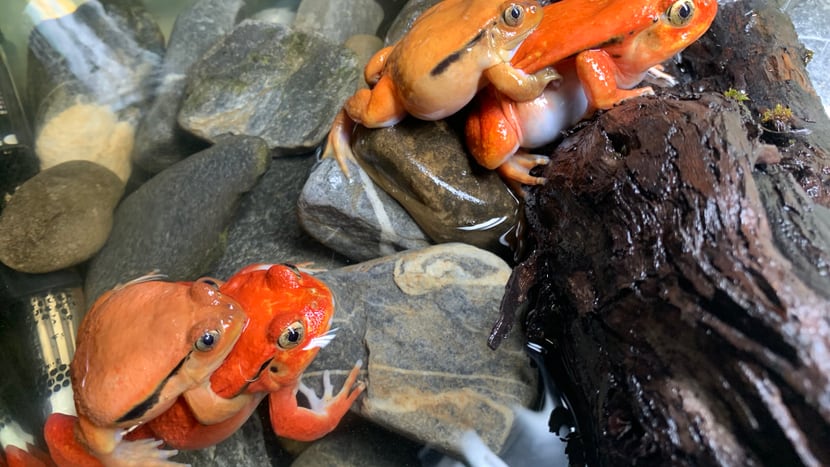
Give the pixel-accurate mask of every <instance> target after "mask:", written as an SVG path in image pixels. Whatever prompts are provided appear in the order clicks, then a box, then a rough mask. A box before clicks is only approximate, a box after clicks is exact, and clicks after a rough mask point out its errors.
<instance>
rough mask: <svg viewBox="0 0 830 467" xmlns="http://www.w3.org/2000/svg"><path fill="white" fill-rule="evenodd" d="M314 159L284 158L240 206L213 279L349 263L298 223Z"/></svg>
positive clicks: (304, 157) (275, 162)
mask: <svg viewBox="0 0 830 467" xmlns="http://www.w3.org/2000/svg"><path fill="white" fill-rule="evenodd" d="M312 164H314V157H311V156H309V155H303V156H293V157H279V158H276V159H274V160H273V161H271V165H270V167H269V168H268V170H267V171H266V172H265V174H264V175H263V176H262V178H261V179H260V182H259V183H257V185H256V186H255V187H254V188H253V189H252V190H251V191H250V192H249V193H247V194H246V195H245V196H244V197H243V199H242V202H241V204H240V205H239V209H238V211H237V215H236V219H235V220H234V222H233V224H232V225H231V227H230V228H229V229H228V242H227V248H226V249H225V253H224V255H223V256H222V259H220V260H219V262H218V264H217V266H216V268H215V269H214V271H213V273H212V275H213V276H215V277H220V278H227V277H229V276H230V275H231V274H233V273H234V272H236V271H238V270H239V269H242V267H244V266H247V265H248V264H251V263H271V264H273V263H286V262H287V263H294V264H301V263H305V262H311V263H312V264H311V266H310V267H311V268H336V267H340V266H343V265H345V264H347V262H348V260H347V259H346V258H344V257H343V256H340V255H338V254H337V253H335V252H334V251H332V250H330V249H328V248H326V247H325V246H323V245H321V244H320V243H318V242H317V241H315V240H314V238H312V237H310V236H309V235H308V234H307V233H306V232H304V231H303V230H302V229H301V228H300V225H299V223H298V222H297V198H298V197H299V196H300V188H301V187H302V186H303V183H304V182H305V181H306V179H307V178H308V173H309V171H310V170H311V166H312Z"/></svg>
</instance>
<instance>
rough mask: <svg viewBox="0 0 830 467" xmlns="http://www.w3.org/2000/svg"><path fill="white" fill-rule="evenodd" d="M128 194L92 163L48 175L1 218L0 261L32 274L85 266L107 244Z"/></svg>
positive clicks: (26, 186) (35, 180) (27, 187)
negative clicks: (116, 213)
mask: <svg viewBox="0 0 830 467" xmlns="http://www.w3.org/2000/svg"><path fill="white" fill-rule="evenodd" d="M123 192H124V183H123V182H122V181H121V180H120V179H119V178H118V177H117V176H116V175H115V174H114V173H113V172H112V171H110V170H109V169H107V168H106V167H103V166H101V165H98V164H95V163H93V162H89V161H83V160H79V161H70V162H64V163H62V164H59V165H56V166H53V167H51V168H49V169H46V170H43V171H42V172H40V173H38V174H37V175H35V176H34V177H32V178H30V179H29V180H28V181H26V182H25V183H23V184H22V185H21V186H20V188H19V189H18V190H17V191H16V192H15V194H14V195H13V196H12V198H11V200H9V202H8V205H7V206H6V208H5V209H4V210H3V213H2V215H0V261H2V262H3V263H4V264H6V265H7V266H9V267H10V268H12V269H16V270H18V271H22V272H28V273H45V272H51V271H57V270H59V269H63V268H66V267H69V266H73V265H76V264H78V263H81V262H83V261H86V260H87V259H89V258H90V257H91V256H92V255H94V254H95V253H96V252H97V251H98V250H99V249H100V248H101V247H102V246H103V245H104V242H106V240H107V236H108V235H109V233H110V229H111V228H112V215H113V210H114V209H115V205H116V204H117V203H118V200H119V199H120V198H121V194H122V193H123Z"/></svg>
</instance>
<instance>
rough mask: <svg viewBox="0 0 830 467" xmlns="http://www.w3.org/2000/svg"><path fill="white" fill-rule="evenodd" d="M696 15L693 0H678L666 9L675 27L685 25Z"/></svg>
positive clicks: (670, 21) (667, 15)
mask: <svg viewBox="0 0 830 467" xmlns="http://www.w3.org/2000/svg"><path fill="white" fill-rule="evenodd" d="M694 16H695V2H693V1H692V0H677V1H676V2H674V3H672V5H671V6H670V7H669V9H668V10H666V17H667V18H668V20H669V23H670V24H671V25H672V26H675V27H678V28H680V27H683V26H685V25H687V24H689V22H690V21H691V20H692V18H694Z"/></svg>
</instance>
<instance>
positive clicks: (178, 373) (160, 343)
mask: <svg viewBox="0 0 830 467" xmlns="http://www.w3.org/2000/svg"><path fill="white" fill-rule="evenodd" d="M156 279H158V277H157V276H148V277H144V278H140V279H137V280H135V281H132V282H130V283H127V284H125V285H123V286H119V287H116V288H115V289H113V290H112V291H110V292H108V293H106V294H104V295H102V296H101V297H100V298H99V299H98V300H97V301H96V302H95V304H94V305H93V306H92V308H91V309H90V311H89V312H88V313H87V314H86V316H85V317H84V319H83V321H82V322H81V326H80V328H79V330H78V339H77V342H78V346H77V349H76V351H75V357H74V358H73V360H72V364H71V367H70V374H71V379H72V389H73V391H74V394H75V408H76V410H77V413H78V418H77V421H74V420H73V419H74V417H68V416H62V415H55V416H53V417H50V420H48V421H47V425H46V428H45V429H44V435H45V437H46V440H47V443H48V444H49V449H50V453H51V455H52V457H53V459H54V460H55V461H56V463H57V464H58V465H60V466H64V465H72V466H75V465H81V466H87V465H96V463H95V462H93V461H91V460H90V459H92V458H91V457H90V456H89V454H91V455H92V456H93V457H94V458H97V460H98V461H100V463H101V464H103V465H105V466H164V465H178V464H176V463H173V462H170V461H168V460H167V458H168V457H170V456H171V455H173V454H175V451H164V450H160V449H158V446H159V444H160V443H159V442H156V441H153V440H149V441H148V440H141V441H127V440H124V435H125V433H126V432H127V431H128V430H132V429H134V428H135V427H138V426H140V425H142V424H144V423H146V422H147V421H149V420H151V419H153V418H155V417H157V416H158V415H159V414H161V413H163V412H165V411H166V410H168V409H169V408H170V407H171V406H172V405H173V404H174V403H175V402H176V400H177V399H178V398H179V396H181V395H183V394H186V393H188V392H193V393H196V394H198V393H201V392H205V391H210V384H209V378H210V375H211V373H212V372H213V371H214V370H216V369H217V368H218V367H219V365H220V364H221V363H222V361H223V360H224V359H225V357H226V356H227V355H228V353H229V352H230V351H231V349H232V348H233V346H234V343H235V342H236V340H237V339H238V338H239V336H240V335H241V333H242V330H243V329H244V327H245V324H246V322H247V316H246V315H245V313H244V312H243V311H242V310H243V309H242V307H241V306H240V305H239V304H237V303H236V302H235V301H234V300H233V299H231V298H229V297H228V296H226V295H224V294H222V293H221V292H220V291H219V284H218V282H217V281H214V280H212V279H204V280H198V281H196V282H193V283H174V282H165V281H161V280H156ZM67 425H68V426H69V427H72V426H73V425H74V435H75V436H74V437H72V436H70V435H69V433H67ZM70 431H71V430H70ZM76 440H77V442H75V441H76ZM83 448H85V449H83Z"/></svg>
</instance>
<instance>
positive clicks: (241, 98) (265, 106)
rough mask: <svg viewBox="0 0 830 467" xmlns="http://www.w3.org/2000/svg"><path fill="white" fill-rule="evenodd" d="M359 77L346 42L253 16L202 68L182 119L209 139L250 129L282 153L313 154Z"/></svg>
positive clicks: (192, 81) (197, 71) (195, 72)
mask: <svg viewBox="0 0 830 467" xmlns="http://www.w3.org/2000/svg"><path fill="white" fill-rule="evenodd" d="M359 74H360V70H358V68H357V59H356V58H355V56H354V53H352V52H351V51H350V50H348V49H346V48H345V47H343V46H341V45H337V44H334V43H332V42H330V41H328V40H326V39H324V38H322V37H320V36H317V35H314V34H308V33H304V32H299V31H292V30H290V29H288V28H286V27H284V26H282V25H278V24H273V23H266V22H263V21H252V20H247V21H244V22H242V23H240V24H239V25H237V27H236V28H234V30H233V32H231V34H229V35H228V36H226V37H225V39H223V40H222V42H220V43H219V44H217V45H216V46H214V47H213V48H211V50H210V51H209V52H208V53H207V55H206V56H205V57H204V58H202V59H201V60H200V61H199V62H198V63H197V64H196V65H194V67H193V69H192V71H191V74H190V76H189V77H188V85H187V91H186V97H185V101H184V103H183V104H182V109H181V112H180V113H179V123H180V124H181V125H182V126H183V127H184V128H185V129H187V130H188V131H190V132H192V133H194V134H195V135H197V136H199V137H201V138H204V139H207V140H214V139H215V138H216V137H217V136H219V135H222V134H225V133H231V134H244V135H253V136H260V137H262V138H263V139H265V141H266V142H267V143H268V146H269V148H271V149H280V150H281V151H280V152H294V153H296V152H303V151H307V150H310V149H312V148H314V147H316V146H317V145H319V144H320V143H321V142H322V141H323V138H325V137H326V135H327V134H328V131H329V128H330V126H331V123H332V121H333V120H334V116H335V114H336V113H337V111H338V109H339V107H340V105H341V104H342V102H343V101H344V100H345V99H346V98H347V97H348V96H349V95H350V94H351V93H352V92H353V91H354V89H355V87H356V85H357V82H358V79H359Z"/></svg>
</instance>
